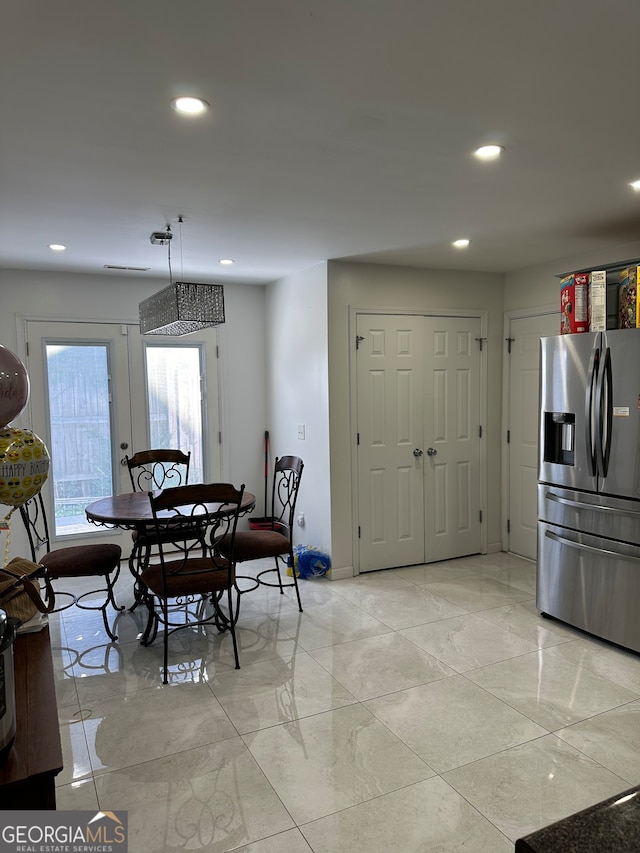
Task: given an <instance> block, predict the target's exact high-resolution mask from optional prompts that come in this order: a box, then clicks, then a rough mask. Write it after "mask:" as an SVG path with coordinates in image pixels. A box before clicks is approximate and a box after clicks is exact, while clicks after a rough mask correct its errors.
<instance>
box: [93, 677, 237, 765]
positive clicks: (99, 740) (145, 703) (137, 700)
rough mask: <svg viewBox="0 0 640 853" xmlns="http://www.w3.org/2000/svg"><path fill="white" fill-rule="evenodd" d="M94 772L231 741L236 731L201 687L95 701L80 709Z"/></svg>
mask: <svg viewBox="0 0 640 853" xmlns="http://www.w3.org/2000/svg"><path fill="white" fill-rule="evenodd" d="M84 710H86V711H87V712H88V713H87V716H86V717H85V719H84V723H83V725H84V729H85V733H86V736H87V743H88V746H89V754H90V758H91V765H92V767H93V770H94V773H97V772H104V771H106V770H115V769H119V768H122V767H130V766H132V765H135V764H138V763H141V762H145V761H151V760H152V759H154V758H160V757H162V756H165V755H172V754H175V753H177V752H181V751H184V750H188V749H192V748H193V747H196V746H203V745H205V744H208V743H214V742H216V741H219V740H225V739H226V738H230V737H234V736H236V735H237V731H236V729H235V728H234V726H233V725H232V723H231V722H230V720H229V718H228V717H227V715H226V714H225V713H224V711H223V710H222V708H221V706H220V703H219V702H218V700H217V699H216V698H215V696H214V695H213V693H212V692H211V690H210V689H209V687H208V686H207V685H205V684H188V683H183V684H178V685H175V686H170V685H167V686H165V687H162V688H151V689H147V690H139V691H137V692H136V693H132V694H130V695H127V696H122V697H117V698H110V699H100V700H97V701H95V702H94V703H92V704H91V705H90V706H86V707H85V708H84Z"/></svg>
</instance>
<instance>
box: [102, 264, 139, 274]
mask: <svg viewBox="0 0 640 853" xmlns="http://www.w3.org/2000/svg"><path fill="white" fill-rule="evenodd" d="M103 269H105V270H129V271H130V272H147V271H148V270H150V269H151V267H121V266H118V264H105V265H104V267H103Z"/></svg>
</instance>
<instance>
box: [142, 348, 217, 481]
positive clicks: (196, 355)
mask: <svg viewBox="0 0 640 853" xmlns="http://www.w3.org/2000/svg"><path fill="white" fill-rule="evenodd" d="M201 356H202V348H201V347H200V346H199V345H197V344H196V345H193V346H189V345H184V344H179V345H174V346H161V345H156V344H146V345H145V362H146V375H147V402H148V407H149V446H150V447H154V448H155V447H170V448H174V449H176V450H182V451H183V453H188V452H189V451H191V465H190V468H189V481H190V482H191V483H202V482H203V481H204V470H205V469H204V459H203V440H202V437H203V433H204V430H203V406H202V390H201V389H202V367H201V362H202V358H201Z"/></svg>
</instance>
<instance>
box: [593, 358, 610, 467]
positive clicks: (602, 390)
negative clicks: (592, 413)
mask: <svg viewBox="0 0 640 853" xmlns="http://www.w3.org/2000/svg"><path fill="white" fill-rule="evenodd" d="M612 385H613V377H612V370H611V349H610V348H609V347H607V348H606V350H604V355H603V358H602V365H601V367H600V370H599V371H598V380H597V383H596V459H597V464H598V473H599V474H600V475H601V476H602V477H606V476H607V471H608V470H609V459H610V457H611V427H612V425H613V397H612V393H611V392H612Z"/></svg>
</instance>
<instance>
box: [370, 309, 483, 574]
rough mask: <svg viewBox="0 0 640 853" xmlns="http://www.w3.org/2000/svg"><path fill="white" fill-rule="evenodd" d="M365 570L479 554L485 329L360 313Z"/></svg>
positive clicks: (445, 320) (469, 320)
mask: <svg viewBox="0 0 640 853" xmlns="http://www.w3.org/2000/svg"><path fill="white" fill-rule="evenodd" d="M356 327H357V336H358V344H359V345H358V350H357V355H356V358H357V367H356V382H357V392H356V396H357V403H356V406H357V433H358V445H357V470H358V473H357V477H358V543H359V569H360V571H362V572H366V571H372V570H374V569H384V568H392V567H395V566H407V565H416V564H419V563H424V562H433V561H435V560H445V559H450V558H452V557H458V556H463V555H466V554H475V553H478V552H479V551H480V550H481V547H482V527H481V486H480V484H481V471H480V460H481V441H482V439H481V435H480V427H481V423H480V385H481V369H480V365H481V357H482V355H481V349H480V346H479V339H480V337H481V323H480V319H479V318H477V317H424V316H416V315H388V314H385V315H380V314H359V315H358V316H357V321H356Z"/></svg>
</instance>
